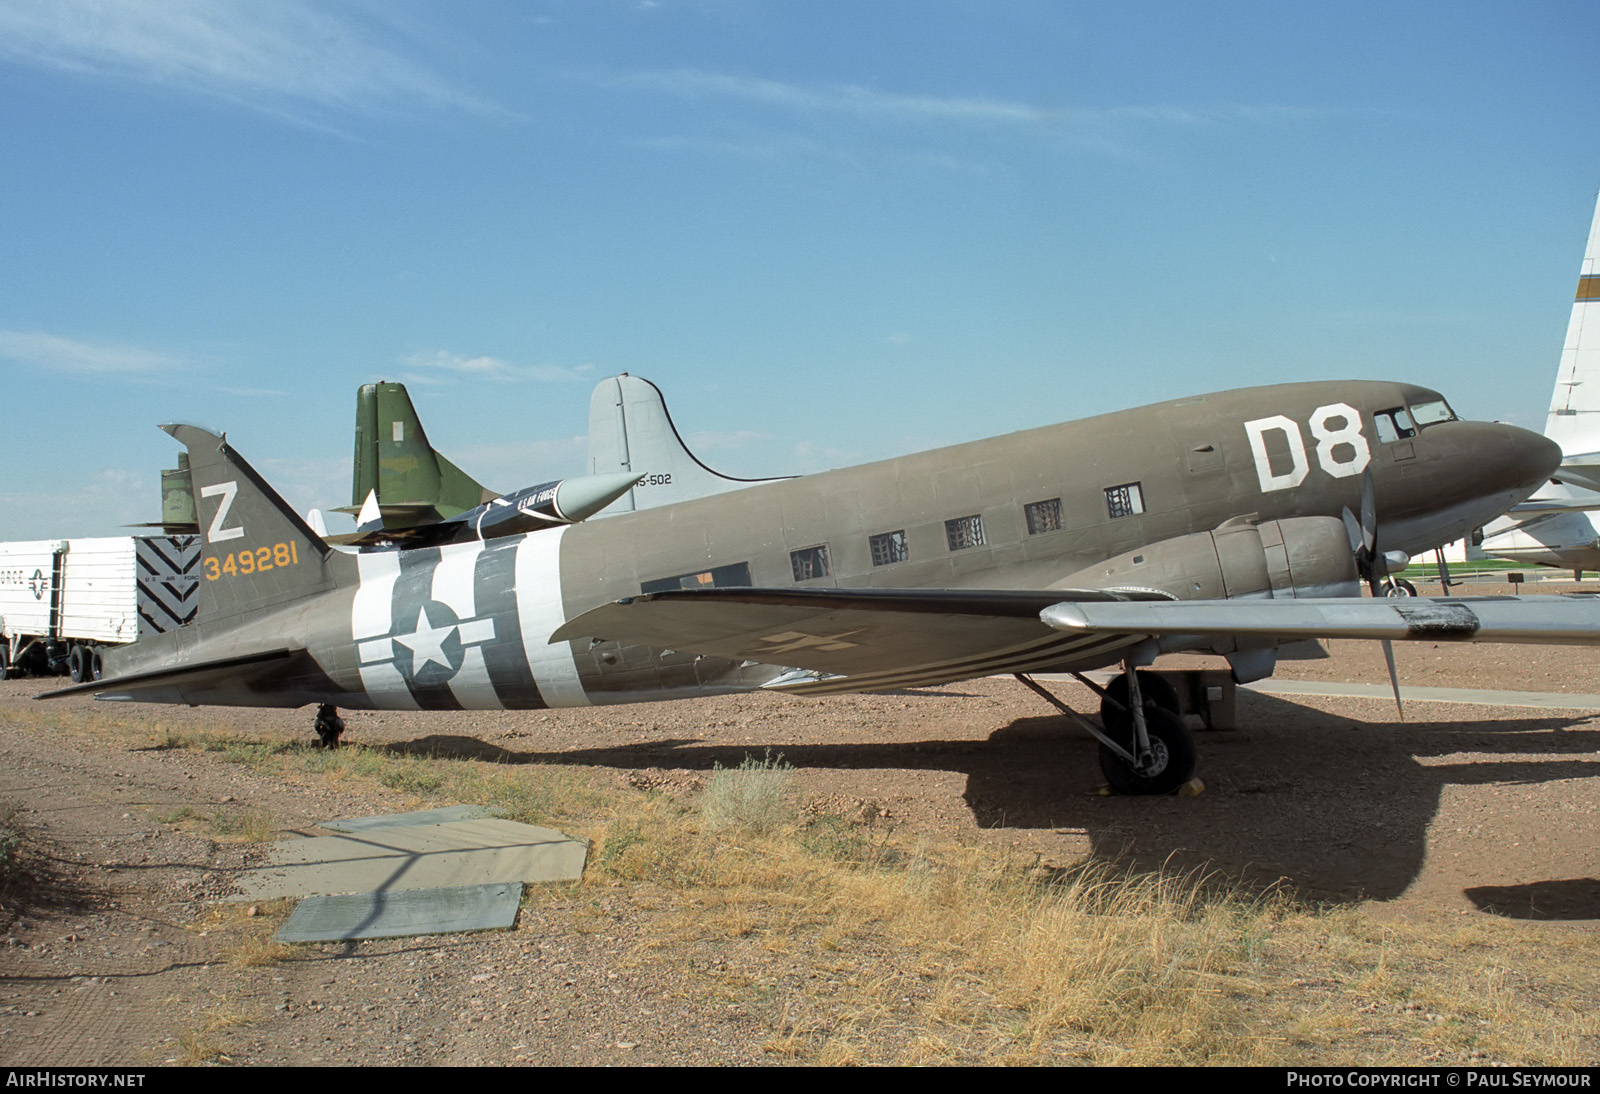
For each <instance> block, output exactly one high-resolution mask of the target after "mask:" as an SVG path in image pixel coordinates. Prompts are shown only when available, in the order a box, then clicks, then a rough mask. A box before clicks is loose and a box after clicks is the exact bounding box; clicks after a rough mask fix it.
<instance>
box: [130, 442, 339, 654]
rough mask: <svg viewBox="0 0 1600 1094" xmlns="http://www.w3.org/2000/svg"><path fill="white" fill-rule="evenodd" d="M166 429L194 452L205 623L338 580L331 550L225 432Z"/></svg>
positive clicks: (191, 463) (191, 454)
mask: <svg viewBox="0 0 1600 1094" xmlns="http://www.w3.org/2000/svg"><path fill="white" fill-rule="evenodd" d="M161 428H162V429H164V430H166V431H167V432H168V433H170V434H172V436H173V437H175V438H177V439H178V441H179V442H181V443H182V444H183V445H184V447H186V448H187V449H188V450H189V473H190V475H191V477H192V478H193V480H194V500H195V509H196V515H197V516H198V518H199V525H200V568H199V575H198V576H199V583H198V588H197V594H198V596H199V609H198V611H197V612H196V618H197V619H198V620H199V621H201V622H210V621H212V620H214V619H219V618H226V617H228V616H235V615H242V614H245V613H248V612H253V611H256V610H259V609H261V608H266V607H270V606H272V605H276V604H282V603H285V602H287V601H291V600H296V599H299V598H301V597H303V596H305V595H306V594H307V593H311V592H315V591H317V590H320V589H324V588H327V587H329V586H330V585H331V584H332V582H333V578H332V575H331V574H330V573H329V572H328V568H329V567H328V564H329V562H330V561H331V560H332V559H333V558H336V557H337V556H335V555H333V552H332V549H331V548H330V547H329V546H328V545H327V544H326V543H324V542H323V541H322V539H321V537H319V536H318V535H317V534H316V533H315V532H313V531H312V530H311V528H310V526H308V525H307V524H306V522H305V521H303V520H301V519H300V516H299V514H297V513H296V512H295V511H294V510H293V509H291V508H289V506H288V504H287V503H286V502H285V501H284V500H283V499H282V498H281V497H279V496H278V494H277V492H276V491H275V490H273V489H272V487H270V486H268V485H267V483H266V481H265V480H264V479H262V478H261V476H260V475H258V474H256V471H255V468H253V467H251V466H250V465H249V464H248V463H246V462H245V461H244V459H243V458H242V457H241V456H240V455H239V454H238V453H237V452H235V451H234V450H233V449H232V448H230V447H229V446H228V442H227V440H226V439H225V438H224V437H220V436H218V435H217V434H215V433H212V432H210V431H208V430H205V429H201V428H199V427H198V426H192V425H164V426H162V427H161Z"/></svg>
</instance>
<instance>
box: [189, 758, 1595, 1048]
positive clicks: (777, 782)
mask: <svg viewBox="0 0 1600 1094" xmlns="http://www.w3.org/2000/svg"><path fill="white" fill-rule="evenodd" d="M169 747H182V748H194V749H203V750H205V751H208V752H214V753H219V754H221V755H223V756H225V757H226V758H228V759H231V760H236V761H238V762H241V763H247V764H249V765H251V766H253V767H256V768H257V769H259V770H262V771H263V772H265V773H268V774H270V775H272V776H274V777H283V778H287V779H292V780H302V781H305V780H312V779H329V780H335V781H342V780H351V781H357V782H367V781H370V782H375V783H378V784H381V785H384V786H389V787H394V788H397V789H400V790H402V791H404V792H406V793H407V794H409V795H411V796H412V797H413V798H414V800H415V803H416V804H417V805H419V806H430V805H438V804H453V803H457V802H474V803H479V804H484V805H488V806H491V807H493V808H496V809H497V810H500V811H502V812H504V813H506V814H508V815H510V816H513V817H516V818H517V819H521V820H526V821H530V822H535V823H543V824H551V825H555V826H559V827H562V828H565V829H566V830H568V831H572V832H574V833H576V834H581V835H586V836H588V837H590V838H591V840H592V841H593V849H592V853H591V858H590V863H589V873H588V885H587V886H585V887H582V888H579V889H577V890H561V891H552V892H547V893H541V894H539V895H538V896H537V897H535V899H539V900H546V901H569V902H571V904H572V905H573V906H574V908H575V909H579V910H581V909H580V906H581V905H582V904H583V903H584V901H585V900H586V899H589V898H590V897H592V895H593V894H594V892H595V889H596V886H604V887H605V888H606V890H607V891H616V890H619V889H620V890H621V891H622V892H624V893H625V894H626V895H627V896H628V898H629V899H631V900H632V901H633V903H634V905H635V912H636V914H637V916H638V917H639V920H640V923H641V931H642V932H643V934H644V938H645V941H644V942H643V943H642V944H641V947H640V950H639V952H638V954H637V955H636V959H637V960H639V961H651V962H665V963H668V964H669V965H671V966H672V967H673V969H674V973H675V975H677V976H678V977H679V978H680V979H681V981H682V982H683V984H684V991H685V993H686V994H693V995H697V996H709V997H710V998H712V999H715V1000H718V1001H726V1002H727V1003H729V1004H733V1005H737V1006H741V1007H743V1008H744V1009H746V1010H747V1012H748V1013H750V1014H751V1015H752V1016H754V1017H757V1018H758V1019H759V1020H761V1021H762V1022H763V1023H764V1024H765V1026H766V1030H767V1032H766V1034H765V1036H764V1037H763V1039H762V1041H761V1044H762V1047H763V1049H764V1051H765V1052H767V1053H768V1054H769V1055H770V1056H771V1057H772V1058H774V1059H777V1060H784V1061H795V1062H804V1063H821V1064H835V1065H838V1064H869V1063H929V1064H950V1063H958V1064H959V1063H1014V1064H1040V1063H1091V1064H1111V1063H1129V1064H1156V1063H1170V1064H1196V1063H1201V1064H1203V1063H1221V1064H1271V1063H1291V1062H1292V1063H1304V1064H1321V1065H1329V1066H1334V1065H1344V1066H1348V1065H1363V1064H1368V1065H1386V1064H1387V1065H1393V1064H1400V1065H1416V1064H1422V1063H1443V1064H1466V1063H1485V1062H1491V1063H1506V1064H1517V1065H1540V1064H1550V1065H1572V1064H1593V1063H1594V1062H1595V1061H1596V1060H1597V1059H1600V1018H1597V1017H1596V1015H1600V1006H1597V1005H1596V1004H1597V1003H1600V939H1597V938H1596V937H1595V936H1594V935H1593V933H1591V932H1588V931H1584V930H1581V929H1573V928H1569V927H1567V926H1566V925H1563V924H1550V923H1530V922H1522V921H1512V920H1504V919H1494V918H1490V917H1473V918H1472V919H1471V920H1470V921H1465V922H1469V926H1467V927H1465V928H1463V927H1462V923H1463V922H1464V921H1463V920H1462V919H1460V918H1459V917H1454V916H1451V917H1447V916H1445V915H1444V914H1443V913H1440V914H1439V916H1438V917H1437V918H1435V919H1417V920H1413V921H1407V922H1381V923H1380V922H1379V921H1378V920H1377V919H1376V918H1375V917H1374V914H1373V912H1372V910H1370V909H1369V908H1366V907H1363V906H1360V905H1351V906H1341V907H1334V908H1322V907H1317V906H1313V905H1308V904H1305V903H1302V902H1298V901H1296V900H1295V899H1293V897H1292V894H1287V893H1279V892H1268V893H1265V894H1263V893H1258V892H1251V891H1247V890H1243V889H1239V888H1236V887H1230V886H1229V885H1227V884H1225V883H1224V882H1223V880H1222V879H1219V878H1216V877H1214V876H1200V875H1194V874H1178V873H1172V872H1161V871H1156V872H1148V871H1146V872H1140V871H1127V870H1122V869H1119V868H1118V867H1117V866H1116V865H1115V864H1106V863H1086V864H1083V865H1081V866H1080V867H1078V868H1076V869H1073V870H1069V871H1065V872H1058V873H1051V874H1047V873H1041V872H1039V871H1036V870H1034V869H1032V868H1031V866H1032V864H1031V863H1028V862H1013V861H1009V860H1006V859H1004V858H1000V857H997V856H996V855H995V854H994V853H993V852H985V851H978V850H973V849H970V848H964V847H957V846H945V847H934V848H929V847H924V846H917V845H907V844H905V843H903V842H901V841H899V840H896V839H895V838H894V837H893V836H892V835H891V834H889V833H886V832H883V831H881V830H875V829H871V828H868V827H864V826H862V825H859V824H854V823H852V822H851V821H850V820H848V819H846V818H839V817H816V818H808V819H804V820H802V818H801V817H800V816H799V815H798V814H797V812H796V810H795V809H794V808H793V805H792V799H791V797H790V796H789V795H788V794H787V792H786V790H785V783H786V781H787V780H788V779H789V778H790V774H789V772H788V771H787V770H786V769H787V765H782V769H780V768H779V767H778V766H777V765H779V764H781V760H779V761H772V760H771V759H770V758H769V759H768V760H764V761H753V760H752V761H747V764H749V765H753V766H752V767H750V768H748V769H747V768H746V766H745V765H741V768H738V769H731V770H728V771H718V772H717V773H716V774H715V775H714V776H713V778H712V779H711V780H710V781H709V782H708V798H707V799H706V800H703V801H701V802H698V803H693V804H690V803H683V802H679V801H677V800H674V799H673V798H671V797H668V796H666V795H661V794H655V793H646V792H635V791H629V790H618V791H613V790H606V789H601V786H602V783H601V781H600V780H599V779H598V778H597V777H596V776H595V775H594V774H593V773H591V772H587V771H585V770H583V769H581V768H572V767H537V766H504V767H502V766H497V765H495V764H491V763H486V762H482V761H474V760H460V759H440V758H433V757H426V756H411V755H402V754H396V753H394V752H391V751H388V750H384V749H376V748H361V747H349V748H343V749H339V750H337V751H332V752H323V751H320V750H312V749H308V748H301V747H286V746H279V745H274V744H269V743H261V742H252V741H248V740H238V739H228V738H221V737H214V736H209V735H195V734H190V735H187V736H185V737H184V738H182V739H181V740H174V741H172V742H170V744H169ZM756 768H759V770H757V769H756ZM722 776H730V777H735V778H749V779H751V781H752V784H759V785H761V786H762V787H763V789H762V793H761V794H760V795H757V794H753V793H752V794H749V795H747V794H746V793H745V790H747V789H749V788H748V787H740V788H739V789H738V791H737V792H736V793H732V794H728V795H726V797H727V800H729V801H733V802H737V803H740V804H739V805H737V807H736V808H734V809H733V810H732V811H731V813H730V812H729V811H727V810H723V809H722V807H721V806H718V807H716V808H713V807H711V805H710V801H709V795H715V794H721V793H723V789H722V788H719V789H717V790H715V791H713V790H712V787H713V786H716V785H717V784H718V783H719V781H720V779H721V777H722ZM734 785H737V784H734ZM773 786H776V787H777V788H778V792H777V793H775V794H774V793H771V792H770V791H771V788H772V787H773ZM758 798H759V799H760V800H761V801H764V802H765V803H766V804H765V805H762V806H761V807H760V808H755V807H754V806H749V807H748V808H747V803H748V802H750V801H755V800H756V799H758ZM729 815H731V816H732V817H734V818H735V819H734V820H732V821H731V822H730V821H728V820H727V819H726V817H727V816H729ZM750 817H756V818H759V819H758V820H756V821H755V822H754V823H751V822H750V820H749V819H748V818H750ZM573 918H574V919H581V916H574V917H573ZM597 922H598V921H597ZM221 926H222V925H219V928H218V929H221ZM272 926H275V924H273V925H271V926H269V925H268V924H267V922H266V921H265V920H262V921H258V924H257V927H256V930H257V932H258V933H256V934H254V935H252V932H251V930H250V929H246V928H245V927H243V926H237V927H228V928H227V929H236V930H237V932H238V933H239V935H240V941H239V943H238V944H237V945H236V946H235V947H234V950H233V953H235V954H236V955H237V956H236V957H235V958H234V959H235V960H237V961H238V962H239V963H242V964H259V963H271V962H274V961H278V960H283V959H284V958H285V957H286V956H289V955H291V954H292V953H293V950H292V949H290V948H287V947H278V946H276V945H275V944H272V943H271V942H270V931H271V929H272ZM261 928H265V929H264V930H263V929H261ZM575 929H584V928H583V927H582V924H581V923H579V924H578V926H577V927H576V928H575ZM596 929H601V928H600V927H596ZM261 935H266V936H268V937H266V938H265V939H263V938H262V937H260V936H261ZM203 1033H204V1031H202V1034H203ZM214 1040H215V1039H214V1038H213V1041H214ZM205 1048H206V1045H205V1044H202V1043H200V1042H197V1044H196V1050H197V1052H198V1051H200V1050H203V1049H205ZM197 1058H203V1057H197ZM209 1058H215V1057H209Z"/></svg>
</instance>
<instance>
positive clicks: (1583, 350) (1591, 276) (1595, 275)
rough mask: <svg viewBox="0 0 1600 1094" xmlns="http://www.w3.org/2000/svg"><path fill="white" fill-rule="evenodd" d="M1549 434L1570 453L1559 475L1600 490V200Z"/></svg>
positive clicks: (1581, 273) (1569, 327) (1563, 352)
mask: <svg viewBox="0 0 1600 1094" xmlns="http://www.w3.org/2000/svg"><path fill="white" fill-rule="evenodd" d="M1544 435H1545V436H1546V437H1549V438H1550V439H1551V440H1552V441H1555V442H1556V443H1557V444H1559V445H1560V446H1561V451H1562V452H1563V453H1564V454H1565V455H1566V457H1567V458H1566V459H1564V460H1563V461H1562V465H1561V470H1560V471H1558V472H1557V475H1558V477H1559V478H1561V479H1562V480H1563V481H1571V482H1573V483H1575V484H1577V485H1582V486H1588V487H1590V488H1591V489H1600V202H1597V204H1596V207H1595V216H1594V223H1593V225H1592V226H1591V227H1590V229H1589V245H1588V247H1587V248H1586V249H1585V250H1584V253H1583V267H1582V269H1580V270H1579V272H1578V292H1577V296H1576V298H1575V299H1574V300H1573V304H1572V320H1571V322H1570V323H1568V325H1567V340H1566V342H1565V343H1564V345H1563V346H1562V350H1561V367H1560V368H1559V369H1558V370H1557V372H1556V387H1555V392H1554V393H1553V394H1552V395H1551V398H1550V416H1549V418H1548V419H1546V423H1545V429H1544ZM1584 457H1587V460H1585V459H1584ZM1569 472H1571V474H1570V475H1569V474H1568V473H1569ZM1586 472H1587V473H1586Z"/></svg>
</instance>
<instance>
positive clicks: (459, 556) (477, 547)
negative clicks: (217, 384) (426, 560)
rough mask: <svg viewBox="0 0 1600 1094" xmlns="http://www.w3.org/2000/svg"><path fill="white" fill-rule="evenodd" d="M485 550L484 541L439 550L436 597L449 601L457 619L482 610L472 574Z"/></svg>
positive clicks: (435, 577) (465, 617)
mask: <svg viewBox="0 0 1600 1094" xmlns="http://www.w3.org/2000/svg"><path fill="white" fill-rule="evenodd" d="M482 553H483V541H482V540H476V539H475V540H473V541H472V542H471V543H452V544H450V545H448V546H446V547H444V548H442V549H441V550H440V552H439V565H438V566H436V567H434V570H433V598H434V599H435V600H437V601H438V602H439V603H441V604H447V605H449V607H450V610H451V611H453V612H455V613H456V618H457V619H471V618H472V617H473V616H475V615H477V614H478V608H477V604H476V602H475V600H474V599H473V593H472V578H473V575H474V574H475V573H477V569H478V556H479V555H481V554H482Z"/></svg>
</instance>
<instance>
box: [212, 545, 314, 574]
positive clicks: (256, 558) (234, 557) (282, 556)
mask: <svg viewBox="0 0 1600 1094" xmlns="http://www.w3.org/2000/svg"><path fill="white" fill-rule="evenodd" d="M299 564H300V547H299V544H296V543H274V544H273V545H272V546H271V547H257V548H256V549H255V550H253V551H229V552H228V553H227V554H226V555H224V556H222V559H221V560H220V561H219V560H218V559H216V558H208V559H206V567H205V568H206V580H207V581H218V580H220V579H222V578H224V577H237V576H238V575H240V574H257V573H263V572H265V571H267V570H281V569H282V568H283V567H285V566H298V565H299Z"/></svg>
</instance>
